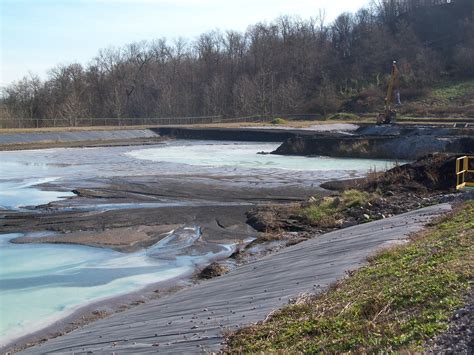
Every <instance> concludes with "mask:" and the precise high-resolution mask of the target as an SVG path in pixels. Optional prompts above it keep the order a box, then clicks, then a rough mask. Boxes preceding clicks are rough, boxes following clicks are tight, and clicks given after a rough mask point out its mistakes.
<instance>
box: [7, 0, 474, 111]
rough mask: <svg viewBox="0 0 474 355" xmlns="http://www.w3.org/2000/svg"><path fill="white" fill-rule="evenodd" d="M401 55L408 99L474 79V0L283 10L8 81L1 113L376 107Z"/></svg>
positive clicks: (397, 0) (384, 0)
mask: <svg viewBox="0 0 474 355" xmlns="http://www.w3.org/2000/svg"><path fill="white" fill-rule="evenodd" d="M393 60H396V61H397V62H398V66H399V70H400V89H401V93H402V99H410V98H416V97H419V96H421V95H423V94H424V93H426V91H427V90H429V89H430V88H431V87H433V85H435V84H436V83H437V82H439V81H440V80H446V79H449V80H455V79H456V78H463V79H466V78H473V77H474V1H472V0H451V1H449V0H380V1H373V2H372V3H371V5H370V6H368V7H366V8H363V9H360V10H359V11H358V12H357V13H355V14H350V13H344V14H341V15H340V16H339V17H338V18H336V19H335V20H334V21H333V22H332V23H326V22H325V19H324V13H322V12H321V13H319V14H316V15H315V16H314V17H312V18H310V19H309V20H302V19H299V18H293V17H287V16H282V17H279V18H277V19H276V20H274V21H273V22H271V23H258V24H255V25H252V26H249V27H248V29H247V31H245V33H241V32H235V31H231V30H229V31H225V32H220V31H212V32H208V33H204V34H202V35H200V36H199V37H197V38H196V39H195V40H193V41H188V40H185V39H178V40H175V41H172V42H170V41H167V40H166V39H164V38H163V39H157V40H155V41H149V42H145V41H142V42H136V43H131V44H129V45H126V46H124V47H121V48H107V49H103V50H100V51H99V53H98V54H97V56H96V57H95V58H93V59H92V60H91V61H90V63H89V64H88V65H86V66H83V65H81V64H70V65H58V66H56V67H55V68H53V69H51V70H50V72H49V75H48V78H47V79H46V80H44V81H43V80H40V78H39V77H37V76H36V75H29V76H27V77H25V78H23V79H21V80H19V81H17V82H14V83H12V84H11V85H9V86H8V87H6V88H4V89H3V91H2V96H1V110H0V112H1V116H2V118H7V119H8V118H25V119H31V118H34V119H39V120H41V119H53V118H54V119H56V118H59V119H66V120H77V119H80V118H101V117H115V118H124V117H127V118H140V117H189V116H215V115H219V116H223V117H239V116H247V115H276V114H291V113H320V114H327V113H331V112H338V111H350V112H373V110H375V109H377V108H378V107H380V106H382V105H383V97H384V91H385V90H386V85H387V81H388V76H389V73H390V69H391V63H392V61H393Z"/></svg>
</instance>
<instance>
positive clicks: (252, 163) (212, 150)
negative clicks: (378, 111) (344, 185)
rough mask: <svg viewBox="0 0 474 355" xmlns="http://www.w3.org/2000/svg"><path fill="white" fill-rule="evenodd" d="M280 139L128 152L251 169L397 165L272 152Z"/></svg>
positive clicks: (357, 168) (145, 157)
mask: <svg viewBox="0 0 474 355" xmlns="http://www.w3.org/2000/svg"><path fill="white" fill-rule="evenodd" d="M278 146H279V144H278V143H248V144H245V143H222V142H216V143H205V142H204V143H203V142H201V143H195V144H184V143H181V144H179V142H174V143H173V144H170V145H163V146H160V147H155V148H147V149H137V150H132V151H131V152H128V153H126V155H128V156H130V157H133V158H136V159H142V160H151V161H156V162H170V163H179V164H189V165H197V166H213V167H237V168H238V167H240V168H252V169H287V170H311V171H330V170H354V171H368V170H370V169H377V170H385V169H388V168H390V167H392V166H393V165H394V162H393V161H389V160H374V159H346V158H330V157H300V156H282V155H273V154H272V155H270V154H256V153H258V152H271V151H273V150H275V149H276V148H278Z"/></svg>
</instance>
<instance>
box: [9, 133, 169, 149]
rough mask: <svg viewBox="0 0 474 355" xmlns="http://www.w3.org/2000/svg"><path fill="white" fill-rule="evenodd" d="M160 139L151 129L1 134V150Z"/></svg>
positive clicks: (143, 141) (140, 142)
mask: <svg viewBox="0 0 474 355" xmlns="http://www.w3.org/2000/svg"><path fill="white" fill-rule="evenodd" d="M159 138H160V137H159V135H158V134H157V133H156V132H153V131H151V130H149V129H116V130H114V129H108V130H84V131H78V130H73V131H51V132H28V133H3V132H2V134H0V150H17V149H36V148H52V147H71V146H95V145H128V144H145V143H147V142H150V141H152V142H156V140H158V139H159Z"/></svg>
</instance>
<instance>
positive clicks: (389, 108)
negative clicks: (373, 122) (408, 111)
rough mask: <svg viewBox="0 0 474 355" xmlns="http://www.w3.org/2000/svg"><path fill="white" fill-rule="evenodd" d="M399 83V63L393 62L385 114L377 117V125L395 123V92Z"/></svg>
mask: <svg viewBox="0 0 474 355" xmlns="http://www.w3.org/2000/svg"><path fill="white" fill-rule="evenodd" d="M397 82H398V68H397V62H396V61H393V64H392V72H391V75H390V81H389V83H388V88H387V96H385V106H384V112H383V113H379V115H378V116H377V124H390V123H395V119H396V117H397V111H395V109H394V108H393V90H394V87H395V86H396V83H397Z"/></svg>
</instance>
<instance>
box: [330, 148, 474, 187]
mask: <svg viewBox="0 0 474 355" xmlns="http://www.w3.org/2000/svg"><path fill="white" fill-rule="evenodd" d="M456 158H457V156H456V155H452V154H443V153H436V154H430V155H427V156H424V157H422V158H420V159H418V160H416V161H414V162H413V163H408V164H404V165H400V166H396V167H394V168H392V169H390V170H388V171H386V172H384V173H369V175H368V177H367V178H363V179H352V180H342V181H329V182H326V183H324V184H321V187H322V188H325V189H328V190H337V191H343V190H347V189H358V190H364V191H375V190H377V189H379V190H381V191H383V192H386V191H419V192H426V191H449V190H452V189H454V188H455V185H456V170H455V169H456ZM466 177H467V178H469V179H472V178H473V177H470V176H466Z"/></svg>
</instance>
